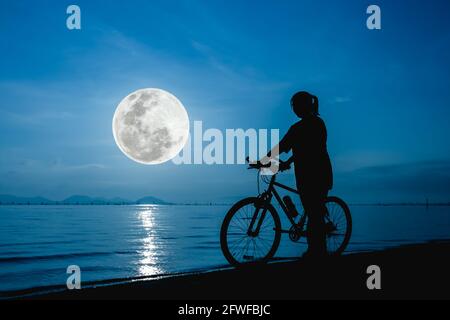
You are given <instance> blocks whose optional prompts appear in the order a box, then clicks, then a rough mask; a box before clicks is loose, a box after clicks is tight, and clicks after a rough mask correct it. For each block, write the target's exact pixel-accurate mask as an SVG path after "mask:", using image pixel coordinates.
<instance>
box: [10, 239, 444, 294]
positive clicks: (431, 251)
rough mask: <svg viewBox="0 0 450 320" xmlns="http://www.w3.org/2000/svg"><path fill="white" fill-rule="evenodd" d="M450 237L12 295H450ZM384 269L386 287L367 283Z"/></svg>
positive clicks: (382, 274)
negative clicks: (373, 270) (374, 268)
mask: <svg viewBox="0 0 450 320" xmlns="http://www.w3.org/2000/svg"><path fill="white" fill-rule="evenodd" d="M449 257H450V240H441V241H432V242H428V243H424V244H412V245H404V246H400V247H395V248H389V249H385V250H380V251H370V252H361V253H352V254H347V255H344V256H341V257H332V258H327V259H326V260H324V261H321V262H320V263H315V262H312V261H305V260H302V259H299V260H295V261H287V262H274V263H269V264H267V265H258V266H249V267H245V268H239V269H235V268H230V267H224V268H217V269H212V270H211V269H209V270H199V271H193V272H187V273H172V274H165V275H156V276H148V277H140V278H133V279H116V280H106V281H102V282H95V283H92V284H88V285H86V287H84V288H83V287H82V289H81V290H72V291H69V290H67V289H65V290H63V289H62V288H61V287H60V288H59V290H58V291H52V292H48V291H47V292H42V291H41V292H34V293H28V294H26V295H20V296H17V295H16V296H9V297H4V298H6V299H8V300H15V299H27V300H30V299H31V300H105V299H120V300H122V299H126V300H129V299H138V300H142V299H145V300H200V299H201V300H218V299H227V300H230V299H234V300H236V299H237V300H241V299H247V300H249V299H262V300H267V299H271V300H278V299H288V300H297V299H306V300H308V299H450V274H449V273H448V270H450V259H449ZM370 265H378V266H379V267H380V269H381V290H369V289H367V286H366V281H367V278H368V277H369V276H370V275H369V274H368V273H367V267H368V266H370Z"/></svg>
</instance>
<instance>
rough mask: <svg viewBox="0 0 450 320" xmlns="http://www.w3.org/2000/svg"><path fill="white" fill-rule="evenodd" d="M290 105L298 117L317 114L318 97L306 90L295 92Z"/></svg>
mask: <svg viewBox="0 0 450 320" xmlns="http://www.w3.org/2000/svg"><path fill="white" fill-rule="evenodd" d="M291 107H292V110H293V111H294V112H295V114H296V115H297V116H298V117H299V118H303V117H305V116H308V115H315V116H317V115H319V99H317V97H316V96H314V95H312V94H310V93H308V92H306V91H300V92H297V93H296V94H294V95H293V96H292V98H291Z"/></svg>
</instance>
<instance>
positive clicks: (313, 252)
mask: <svg viewBox="0 0 450 320" xmlns="http://www.w3.org/2000/svg"><path fill="white" fill-rule="evenodd" d="M291 107H292V110H293V111H294V113H295V114H296V115H297V116H298V117H299V118H300V119H301V120H300V121H299V122H297V123H295V124H294V125H292V126H291V127H290V128H289V131H288V132H287V133H286V135H285V136H284V137H283V138H282V139H281V141H280V143H279V144H278V151H279V153H283V152H286V153H287V152H289V151H291V150H292V157H291V158H290V159H289V160H288V161H286V162H285V163H284V164H282V166H281V167H280V170H286V169H289V168H290V164H291V163H294V168H295V178H296V182H297V189H298V190H299V191H300V199H301V201H302V204H303V207H304V209H305V212H306V214H307V215H308V228H307V229H308V251H307V252H306V253H305V255H306V256H312V257H321V256H325V255H326V253H327V251H326V250H327V248H326V234H325V222H324V215H325V213H326V207H325V199H326V197H327V196H328V191H329V190H330V189H331V188H332V186H333V173H332V168H331V161H330V157H329V155H328V151H327V129H326V127H325V123H324V121H323V120H322V119H321V118H320V117H319V100H318V99H317V97H316V96H314V95H312V94H310V93H308V92H305V91H301V92H297V93H296V94H295V95H294V96H293V97H292V98H291ZM274 150H276V147H275V148H274V149H273V150H272V151H271V152H269V154H268V157H271V155H273V152H274ZM275 156H276V155H275Z"/></svg>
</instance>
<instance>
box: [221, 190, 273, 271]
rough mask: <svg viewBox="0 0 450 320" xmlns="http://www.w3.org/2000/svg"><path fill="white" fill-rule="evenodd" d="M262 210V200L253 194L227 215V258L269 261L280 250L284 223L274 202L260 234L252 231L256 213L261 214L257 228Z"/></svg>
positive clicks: (223, 242) (223, 231)
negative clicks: (281, 221)
mask: <svg viewBox="0 0 450 320" xmlns="http://www.w3.org/2000/svg"><path fill="white" fill-rule="evenodd" d="M262 212H263V208H262V207H260V206H259V205H258V199H257V198H254V197H253V198H246V199H243V200H241V201H239V202H238V203H236V204H235V205H234V206H233V207H232V208H231V209H230V210H229V211H228V213H227V214H226V216H225V219H224V221H223V223H222V228H221V230H220V244H221V247H222V252H223V254H224V256H225V258H226V259H227V261H228V262H229V263H231V264H232V265H234V266H239V265H242V264H246V263H255V262H267V261H268V260H269V259H270V258H272V257H273V255H274V254H275V252H276V251H277V248H278V245H279V244H280V238H281V223H280V218H279V216H278V214H277V212H276V210H275V208H274V207H273V206H272V205H268V206H267V210H266V214H265V217H264V220H263V221H262V222H261V227H260V230H259V233H258V234H257V235H249V234H248V229H249V226H250V224H251V221H252V218H253V216H254V215H255V214H256V215H257V216H256V217H257V218H256V222H255V228H256V225H257V224H258V222H259V221H260V219H261V217H262ZM255 228H254V229H255Z"/></svg>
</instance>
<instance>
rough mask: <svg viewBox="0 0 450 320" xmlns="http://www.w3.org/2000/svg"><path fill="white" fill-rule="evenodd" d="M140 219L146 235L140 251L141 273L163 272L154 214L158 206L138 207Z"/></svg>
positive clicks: (141, 274) (145, 274) (146, 274)
mask: <svg viewBox="0 0 450 320" xmlns="http://www.w3.org/2000/svg"><path fill="white" fill-rule="evenodd" d="M138 210H139V212H138V216H139V220H140V221H141V222H142V227H143V228H144V230H145V234H146V236H145V237H144V238H143V239H142V249H141V252H139V254H140V256H141V258H140V260H139V275H140V276H150V275H155V274H159V273H162V272H163V270H162V269H161V268H159V267H158V255H157V251H158V249H159V248H158V245H157V243H158V242H157V239H156V235H155V220H154V214H155V211H156V210H158V208H157V206H143V207H142V208H139V209H138Z"/></svg>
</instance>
